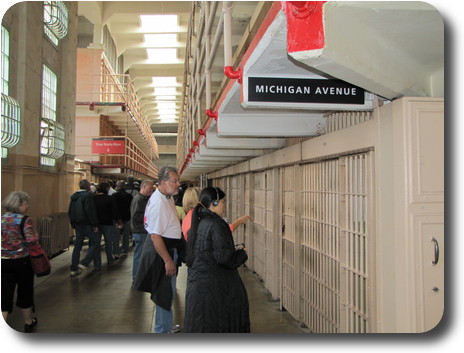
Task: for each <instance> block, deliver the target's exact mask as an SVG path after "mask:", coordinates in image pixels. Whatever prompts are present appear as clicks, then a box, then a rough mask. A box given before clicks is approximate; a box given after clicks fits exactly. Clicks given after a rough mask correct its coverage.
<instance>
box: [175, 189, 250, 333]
mask: <svg viewBox="0 0 464 353" xmlns="http://www.w3.org/2000/svg"><path fill="white" fill-rule="evenodd" d="M224 196H225V194H224V192H223V191H222V190H221V189H219V188H215V187H207V188H205V189H204V190H203V191H202V192H201V194H200V200H199V201H200V202H199V203H198V205H197V206H195V209H194V210H193V214H192V226H191V228H190V230H189V231H188V235H189V236H188V241H187V266H189V273H188V278H187V292H186V299H185V317H184V332H186V333H188V332H192V333H200V332H218V333H225V332H250V318H249V305H248V296H247V291H246V289H245V286H244V285H243V283H242V280H241V278H240V275H239V273H238V270H237V268H238V267H239V266H241V265H243V264H244V263H245V261H246V260H247V259H248V256H247V254H246V251H245V250H244V249H236V248H235V246H234V241H233V238H232V232H231V230H230V227H229V225H228V224H227V223H226V222H225V221H224V220H223V219H222V214H223V213H224V207H225V204H224Z"/></svg>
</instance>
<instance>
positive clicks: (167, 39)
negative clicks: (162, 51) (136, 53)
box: [143, 33, 177, 48]
mask: <svg viewBox="0 0 464 353" xmlns="http://www.w3.org/2000/svg"><path fill="white" fill-rule="evenodd" d="M143 37H144V42H145V45H146V46H147V47H155V48H156V47H158V48H169V47H171V48H172V47H175V46H176V45H177V34H175V33H157V34H144V36H143Z"/></svg>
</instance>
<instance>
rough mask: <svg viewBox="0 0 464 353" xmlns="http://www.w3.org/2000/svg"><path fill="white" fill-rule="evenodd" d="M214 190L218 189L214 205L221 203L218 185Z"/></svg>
mask: <svg viewBox="0 0 464 353" xmlns="http://www.w3.org/2000/svg"><path fill="white" fill-rule="evenodd" d="M214 190H216V200H213V206H217V205H219V191H218V189H217V188H216V187H214Z"/></svg>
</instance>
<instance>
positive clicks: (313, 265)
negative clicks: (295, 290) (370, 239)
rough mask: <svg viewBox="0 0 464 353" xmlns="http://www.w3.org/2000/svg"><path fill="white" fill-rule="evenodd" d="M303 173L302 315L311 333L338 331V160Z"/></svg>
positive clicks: (311, 165) (316, 164)
mask: <svg viewBox="0 0 464 353" xmlns="http://www.w3.org/2000/svg"><path fill="white" fill-rule="evenodd" d="M302 174H303V182H302V184H303V186H302V194H303V202H302V203H303V204H302V208H303V212H302V222H303V227H302V231H303V237H302V243H301V251H302V259H301V261H302V266H301V268H302V281H303V283H302V292H301V301H302V303H303V305H302V308H301V318H302V321H303V322H304V323H305V325H307V326H308V327H309V328H310V330H311V331H312V332H330V333H335V332H340V284H339V282H340V256H339V234H340V229H339V221H338V218H339V212H338V203H339V185H338V184H339V171H338V159H335V160H330V161H325V162H320V163H313V164H309V165H305V166H303V168H302Z"/></svg>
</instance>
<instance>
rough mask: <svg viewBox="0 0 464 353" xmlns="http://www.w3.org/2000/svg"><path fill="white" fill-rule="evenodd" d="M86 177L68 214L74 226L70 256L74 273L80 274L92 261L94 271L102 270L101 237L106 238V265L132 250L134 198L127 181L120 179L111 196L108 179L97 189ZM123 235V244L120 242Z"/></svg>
mask: <svg viewBox="0 0 464 353" xmlns="http://www.w3.org/2000/svg"><path fill="white" fill-rule="evenodd" d="M90 187H91V184H90V182H89V181H88V180H87V179H84V180H81V181H80V183H79V188H80V189H79V190H78V191H76V192H75V193H74V194H73V195H72V196H71V201H70V204H69V209H68V215H69V220H70V223H71V226H72V227H73V228H74V229H75V242H74V249H73V253H72V256H71V276H77V275H79V274H81V273H82V271H83V270H86V269H87V268H88V267H89V265H90V263H91V262H93V267H94V271H100V270H101V268H102V260H101V253H100V244H101V238H102V236H103V238H104V240H105V253H106V259H107V264H108V265H109V266H111V265H113V264H114V261H115V260H117V259H119V258H120V257H124V256H127V253H128V251H129V239H130V234H131V229H130V220H131V214H130V207H131V203H132V200H133V196H132V193H131V192H126V183H125V182H124V181H123V180H120V181H118V182H117V184H116V190H115V191H114V192H113V193H112V194H111V195H109V193H110V190H111V185H110V183H109V182H101V183H99V184H98V186H97V189H96V192H95V193H92V192H91V191H90ZM86 238H88V240H89V250H88V251H87V254H86V255H85V257H84V258H83V259H82V260H80V254H81V250H82V247H83V245H84V240H85V239H86ZM121 238H122V244H121Z"/></svg>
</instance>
